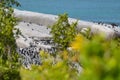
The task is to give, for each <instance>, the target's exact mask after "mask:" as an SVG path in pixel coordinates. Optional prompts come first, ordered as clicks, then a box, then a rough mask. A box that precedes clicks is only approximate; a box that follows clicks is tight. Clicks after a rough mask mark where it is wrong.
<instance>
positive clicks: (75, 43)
mask: <svg viewBox="0 0 120 80" xmlns="http://www.w3.org/2000/svg"><path fill="white" fill-rule="evenodd" d="M83 42H84V37H83V36H82V35H80V34H79V35H77V36H76V37H75V41H73V42H72V43H71V47H72V49H73V50H79V49H81V48H82V45H83Z"/></svg>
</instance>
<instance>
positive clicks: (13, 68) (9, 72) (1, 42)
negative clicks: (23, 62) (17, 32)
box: [0, 0, 20, 80]
mask: <svg viewBox="0 0 120 80" xmlns="http://www.w3.org/2000/svg"><path fill="white" fill-rule="evenodd" d="M14 5H16V6H19V3H18V2H17V1H16V0H0V79H1V80H19V79H20V78H19V77H20V76H19V72H18V70H17V69H18V68H17V67H18V63H17V59H18V58H17V57H18V55H17V53H16V44H15V39H14V34H13V30H14V26H15V25H16V24H17V19H16V18H15V17H14V15H13V12H14V10H13V8H12V6H14ZM16 75H17V76H18V77H17V76H16Z"/></svg>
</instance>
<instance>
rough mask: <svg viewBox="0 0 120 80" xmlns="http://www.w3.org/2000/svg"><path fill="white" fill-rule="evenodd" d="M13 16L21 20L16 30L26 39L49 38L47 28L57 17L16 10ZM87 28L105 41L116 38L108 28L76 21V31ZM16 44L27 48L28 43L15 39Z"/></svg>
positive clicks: (70, 20)
mask: <svg viewBox="0 0 120 80" xmlns="http://www.w3.org/2000/svg"><path fill="white" fill-rule="evenodd" d="M14 14H15V16H16V17H18V18H20V19H21V22H19V23H18V25H17V26H16V28H19V29H20V30H21V32H22V34H23V35H24V36H26V37H41V38H45V37H51V35H50V34H49V32H50V30H49V29H47V27H48V26H51V25H53V24H54V23H55V22H56V21H57V18H58V16H56V15H50V14H43V13H37V12H30V11H21V10H17V9H15V10H14ZM75 21H77V20H76V19H73V18H69V22H70V23H72V22H75ZM88 27H89V28H91V32H92V33H93V34H95V33H102V34H104V35H105V38H107V39H111V38H113V37H114V36H116V34H115V31H114V30H113V29H110V28H108V27H105V26H102V25H97V24H95V23H93V22H87V21H82V20H79V21H78V25H77V28H78V29H81V28H88ZM119 29H120V28H119ZM119 31H120V30H119ZM118 33H120V32H118ZM29 41H31V40H29ZM16 42H17V44H18V45H20V44H21V43H23V44H24V43H25V45H26V46H28V44H29V42H25V41H24V40H23V39H22V38H21V39H20V40H19V39H17V40H16ZM25 45H24V46H25ZM19 47H23V46H19Z"/></svg>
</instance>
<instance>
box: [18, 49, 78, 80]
mask: <svg viewBox="0 0 120 80" xmlns="http://www.w3.org/2000/svg"><path fill="white" fill-rule="evenodd" d="M40 56H41V58H42V59H41V60H42V63H43V64H42V65H41V66H35V65H33V67H32V70H25V69H23V68H21V71H20V72H21V78H22V80H27V79H29V80H75V79H76V78H77V77H76V76H77V73H76V72H75V70H72V69H71V68H70V67H69V66H68V63H67V62H66V60H63V59H61V54H59V53H58V55H56V57H55V56H52V55H50V54H48V53H45V52H43V51H41V52H40Z"/></svg>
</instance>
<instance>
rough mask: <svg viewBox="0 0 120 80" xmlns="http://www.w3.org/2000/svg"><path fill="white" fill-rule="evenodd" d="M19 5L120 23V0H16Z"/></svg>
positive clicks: (24, 7)
mask: <svg viewBox="0 0 120 80" xmlns="http://www.w3.org/2000/svg"><path fill="white" fill-rule="evenodd" d="M18 1H19V2H20V4H21V7H19V8H18V9H21V10H29V11H34V12H40V13H46V14H55V15H58V14H63V13H68V15H69V17H72V18H76V19H79V20H86V21H93V22H110V23H116V24H120V0H18Z"/></svg>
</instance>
